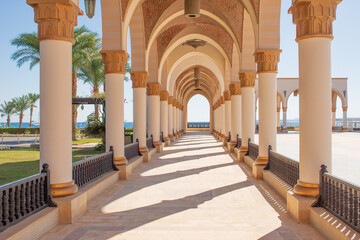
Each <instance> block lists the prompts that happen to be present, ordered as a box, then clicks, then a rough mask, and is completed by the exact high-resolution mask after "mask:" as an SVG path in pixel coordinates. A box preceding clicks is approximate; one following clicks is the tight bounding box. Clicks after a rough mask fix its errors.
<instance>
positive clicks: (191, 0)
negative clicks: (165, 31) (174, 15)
mask: <svg viewBox="0 0 360 240" xmlns="http://www.w3.org/2000/svg"><path fill="white" fill-rule="evenodd" d="M184 15H185V16H186V17H188V18H197V17H200V0H185V13H184Z"/></svg>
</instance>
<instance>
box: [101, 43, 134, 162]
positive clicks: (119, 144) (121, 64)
mask: <svg viewBox="0 0 360 240" xmlns="http://www.w3.org/2000/svg"><path fill="white" fill-rule="evenodd" d="M100 53H101V55H102V57H103V63H104V65H105V66H104V70H105V88H106V89H105V92H106V150H109V148H110V146H113V149H114V163H115V165H116V166H117V167H118V168H120V167H121V166H125V165H126V164H127V160H126V158H125V152H124V75H125V64H126V63H127V60H128V55H127V53H126V52H125V51H123V50H119V51H115V50H114V51H101V52H100Z"/></svg>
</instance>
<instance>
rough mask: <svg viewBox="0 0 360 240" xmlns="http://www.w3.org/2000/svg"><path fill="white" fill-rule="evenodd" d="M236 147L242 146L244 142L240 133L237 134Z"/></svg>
mask: <svg viewBox="0 0 360 240" xmlns="http://www.w3.org/2000/svg"><path fill="white" fill-rule="evenodd" d="M236 140H237V141H236V146H235V147H236V148H241V145H242V142H241V138H239V134H237V136H236Z"/></svg>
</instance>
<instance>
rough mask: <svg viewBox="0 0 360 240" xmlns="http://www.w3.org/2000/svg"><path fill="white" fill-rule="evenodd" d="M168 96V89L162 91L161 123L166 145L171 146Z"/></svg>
mask: <svg viewBox="0 0 360 240" xmlns="http://www.w3.org/2000/svg"><path fill="white" fill-rule="evenodd" d="M168 98H169V93H168V91H161V92H160V112H161V113H160V115H161V119H160V121H161V122H160V125H161V131H162V133H163V137H164V141H165V146H169V144H170V139H169V125H168V124H169V116H168Z"/></svg>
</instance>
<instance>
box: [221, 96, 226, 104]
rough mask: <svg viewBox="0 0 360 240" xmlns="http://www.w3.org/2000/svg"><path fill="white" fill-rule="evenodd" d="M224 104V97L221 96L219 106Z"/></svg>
mask: <svg viewBox="0 0 360 240" xmlns="http://www.w3.org/2000/svg"><path fill="white" fill-rule="evenodd" d="M224 103H225V99H224V96H221V97H220V104H224Z"/></svg>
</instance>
